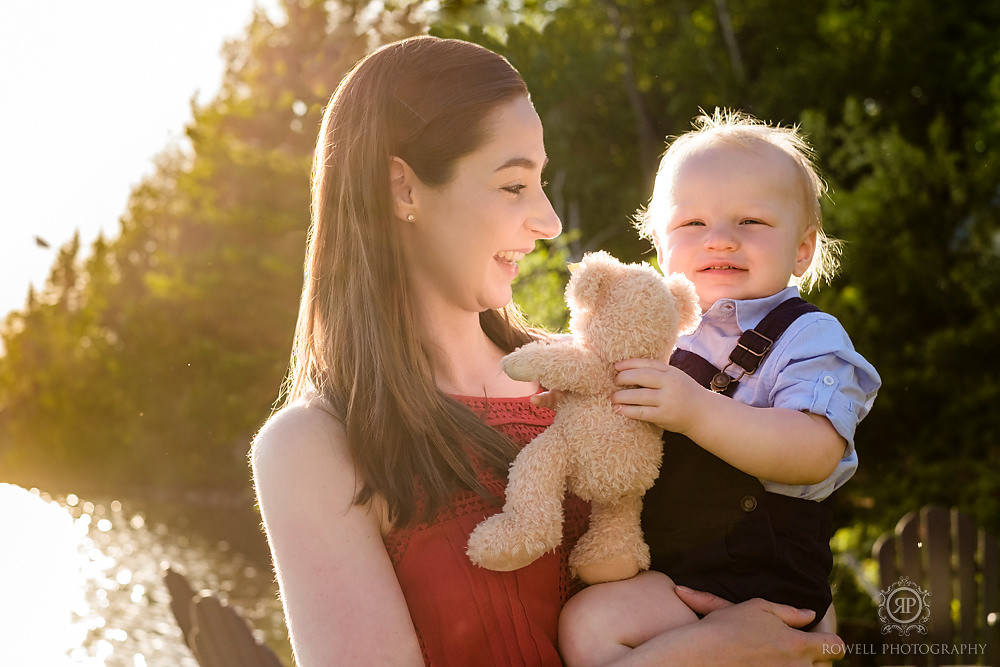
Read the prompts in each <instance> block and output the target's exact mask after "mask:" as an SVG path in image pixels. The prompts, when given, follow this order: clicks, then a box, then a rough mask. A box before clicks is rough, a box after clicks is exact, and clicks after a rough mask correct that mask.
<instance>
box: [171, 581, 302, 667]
mask: <svg viewBox="0 0 1000 667" xmlns="http://www.w3.org/2000/svg"><path fill="white" fill-rule="evenodd" d="M163 580H164V583H166V586H167V590H168V591H169V592H170V608H171V610H172V611H173V613H174V618H175V619H177V625H179V626H180V628H181V633H182V634H183V636H184V642H185V643H186V644H187V645H188V648H190V649H191V653H192V654H194V657H195V659H196V660H197V661H198V664H199V665H201V667H283V666H282V664H281V661H280V660H279V659H278V656H277V655H276V654H275V653H274V651H273V650H271V648H270V647H269V646H267V645H266V644H263V643H261V642H259V641H257V639H256V638H255V637H254V636H253V631H252V630H251V628H250V625H249V624H248V623H247V621H246V619H245V618H243V616H241V615H240V613H239V612H238V611H237V610H236V609H235V608H233V607H231V606H229V605H228V604H226V603H225V602H222V601H221V600H219V598H217V597H215V596H214V595H212V593H211V592H209V591H200V592H195V590H194V589H193V588H192V587H191V584H190V583H189V582H188V580H187V578H186V577H185V576H184V575H182V574H181V573H179V572H178V571H177V570H175V569H173V568H167V570H166V572H165V573H164V575H163Z"/></svg>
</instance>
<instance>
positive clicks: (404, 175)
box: [253, 37, 837, 665]
mask: <svg viewBox="0 0 1000 667" xmlns="http://www.w3.org/2000/svg"><path fill="white" fill-rule="evenodd" d="M545 162H546V156H545V149H544V144H543V141H542V126H541V122H540V121H539V119H538V116H537V114H536V113H535V111H534V108H533V107H532V105H531V102H530V98H529V95H528V91H527V89H526V87H525V85H524V82H523V81H522V79H521V77H520V75H518V73H517V72H516V71H515V70H514V69H513V68H512V67H511V66H510V64H509V63H507V61H506V60H504V59H503V58H501V57H500V56H498V55H496V54H494V53H492V52H491V51H489V50H487V49H484V48H482V47H479V46H476V45H473V44H469V43H466V42H461V41H455V40H440V39H436V38H432V37H421V38H414V39H409V40H404V41H402V42H398V43H395V44H391V45H388V46H386V47H384V48H382V49H380V50H378V51H376V52H375V53H373V54H371V55H369V56H368V57H366V58H365V59H363V60H362V61H361V62H360V63H359V64H358V65H357V66H356V67H355V69H354V70H353V71H352V72H351V73H350V74H348V75H347V77H345V79H344V80H343V81H342V82H341V84H340V86H339V87H338V89H337V92H336V93H335V94H334V96H333V98H332V100H331V103H330V105H329V107H328V108H327V110H326V114H325V117H324V121H323V126H322V128H321V132H320V137H319V143H318V146H317V151H316V161H315V165H314V178H313V207H312V209H313V210H312V215H313V220H312V226H311V229H310V237H309V247H308V252H307V263H306V275H305V286H304V289H303V295H302V306H301V311H300V314H299V323H298V328H297V331H296V341H295V346H294V350H293V355H292V367H291V371H290V376H289V384H288V387H287V395H286V399H285V404H284V407H282V409H281V410H279V411H278V412H277V413H276V414H275V415H273V416H272V418H271V419H270V420H269V421H268V423H267V424H266V425H265V426H264V428H263V429H262V430H261V432H260V433H259V434H258V437H257V438H256V441H255V443H254V449H253V468H254V479H255V483H256V486H257V494H258V499H259V504H260V508H261V513H262V515H263V518H264V524H265V527H266V530H267V534H268V539H269V542H270V545H271V550H272V554H273V557H274V562H275V569H276V572H277V576H278V582H279V585H280V588H281V594H282V600H283V602H284V605H285V612H286V618H287V621H288V624H289V631H290V636H291V640H292V646H293V649H294V651H295V655H296V660H297V662H298V664H300V665H328V664H333V663H336V664H349V665H355V664H373V665H395V664H400V665H419V664H434V665H446V664H453V665H472V664H476V665H487V664H515V665H558V664H560V660H559V656H558V653H557V651H556V648H555V647H556V637H555V635H556V627H557V620H558V614H559V610H560V609H561V606H562V604H563V603H564V602H565V601H566V599H567V597H568V595H569V594H570V593H571V590H570V589H571V586H572V582H571V581H570V580H569V577H568V574H567V571H566V570H567V568H566V554H567V552H566V549H568V548H570V547H572V544H573V542H574V540H575V539H576V537H577V536H578V535H579V533H580V532H581V531H582V528H583V524H584V523H585V517H586V507H585V505H583V503H581V502H580V501H579V500H577V499H572V498H571V499H568V500H567V503H566V515H567V520H566V526H567V535H566V540H564V546H563V547H562V549H561V550H559V551H557V552H555V553H551V554H548V555H546V556H545V557H543V558H541V559H539V560H538V561H536V562H535V563H533V564H532V565H531V566H529V567H526V568H522V569H521V570H517V571H515V572H508V573H496V572H490V571H486V570H482V569H480V568H477V567H476V566H474V565H472V564H471V562H470V561H469V560H468V558H467V557H466V556H465V553H464V550H465V543H466V540H467V538H468V535H469V533H470V532H471V530H472V528H473V527H474V526H475V525H476V524H477V523H478V522H479V521H480V520H481V519H482V518H483V517H485V516H486V515H487V514H489V513H491V512H493V511H497V510H498V509H499V507H500V504H501V499H500V497H501V496H502V493H503V488H504V477H505V471H506V467H507V465H508V464H509V462H510V461H511V460H512V459H513V456H514V455H515V453H516V451H517V447H519V446H523V445H524V444H525V443H527V442H528V441H530V440H531V438H532V437H534V435H536V434H537V433H539V432H540V431H541V430H542V429H544V428H545V426H547V425H548V423H550V422H551V418H552V413H551V412H550V411H548V410H546V409H544V408H538V407H536V406H534V405H532V404H531V402H530V401H529V397H530V396H531V395H533V394H535V393H536V392H538V391H539V389H540V388H539V387H538V386H537V385H535V384H533V383H522V382H516V381H514V380H511V379H510V378H508V377H507V376H506V375H504V373H503V372H502V371H501V369H500V359H501V358H502V357H503V356H504V355H505V354H507V353H508V352H510V351H511V350H513V349H514V348H516V347H518V346H519V345H521V344H523V343H525V342H527V341H528V340H530V338H531V336H532V332H530V331H529V330H528V329H527V328H526V327H525V325H524V323H523V322H522V321H521V320H520V318H519V317H518V316H517V315H516V312H515V311H514V310H513V307H512V306H511V305H510V302H511V288H510V285H511V282H512V281H513V279H514V277H515V276H516V275H517V270H518V269H517V262H518V261H519V260H520V259H521V258H522V257H523V256H524V255H525V254H526V253H528V252H530V251H531V250H532V248H533V247H534V243H535V241H536V240H537V239H542V238H552V237H554V236H556V235H557V234H558V233H559V231H560V222H559V219H558V218H557V216H556V215H555V213H554V211H553V210H552V207H551V205H550V203H549V201H548V199H547V197H546V196H545V193H544V192H543V190H542V185H543V184H542V181H541V173H542V169H543V167H544V166H545ZM708 604H711V603H708ZM701 610H702V611H705V612H707V611H709V609H708V608H707V607H703V608H702V609H701ZM796 614H798V612H796V611H795V610H791V609H788V608H781V607H778V606H776V605H768V604H767V603H763V602H760V601H756V602H755V603H754V604H749V603H748V604H747V605H744V606H741V607H734V608H732V609H724V610H722V611H720V612H719V613H717V614H710V615H709V616H708V617H706V619H705V620H704V621H702V622H699V623H695V624H693V627H694V628H696V630H695V631H691V630H687V631H685V632H683V633H682V632H678V633H677V634H674V635H672V636H663V637H662V638H660V639H661V640H662V641H660V642H659V643H656V642H651V643H650V646H652V648H651V649H649V652H650V653H649V655H650V657H652V658H653V659H655V662H656V664H664V663H665V662H669V660H668V659H676V661H677V664H695V663H693V662H692V661H691V659H690V655H695V656H698V657H699V658H701V657H702V656H705V657H704V659H706V660H707V661H708V662H710V663H711V664H722V663H723V662H724V661H723V659H722V658H721V657H719V656H718V655H716V656H715V658H714V659H713V658H712V656H713V655H714V654H713V653H712V652H713V651H717V650H719V647H720V646H723V645H724V644H725V643H726V641H720V640H719V633H720V628H721V629H725V630H726V631H727V632H726V633H724V634H727V636H728V637H731V638H734V640H736V641H740V638H741V637H742V638H745V640H746V641H745V642H744V645H742V646H741V650H744V652H745V653H746V654H747V655H749V654H750V653H752V652H753V651H755V650H762V651H765V652H766V653H765V655H766V656H767V657H768V658H772V657H776V656H778V655H779V652H784V654H785V655H788V656H790V657H791V656H794V657H797V658H799V659H800V662H798V663H789V664H810V663H811V661H812V659H814V658H815V659H829V657H828V656H827V657H821V651H822V647H823V646H824V644H823V640H822V639H817V638H815V637H812V636H807V635H805V634H803V633H798V632H795V631H792V630H790V629H789V628H788V627H787V626H786V625H785V622H791V623H797V622H799V621H800V620H801V622H803V623H804V622H806V621H808V618H804V619H799V618H798V616H796ZM779 615H780V616H779ZM744 635H745V637H744ZM825 639H826V640H827V643H828V645H834V644H832V643H833V642H836V641H837V640H836V638H832V637H830V636H827V637H826V638H825ZM727 641H728V640H727ZM765 642H766V643H765ZM723 648H725V647H724V646H723ZM637 653H638V652H637ZM639 657H640V658H641V657H642V656H639ZM761 659H763V660H765V661H767V662H769V664H776V662H775V660H768V659H767V658H759V659H758V661H757V662H758V664H760V660H761Z"/></svg>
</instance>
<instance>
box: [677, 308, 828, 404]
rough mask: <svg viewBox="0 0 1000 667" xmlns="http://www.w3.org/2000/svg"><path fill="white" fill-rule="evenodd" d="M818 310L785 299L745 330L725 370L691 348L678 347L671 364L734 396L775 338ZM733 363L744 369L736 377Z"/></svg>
mask: <svg viewBox="0 0 1000 667" xmlns="http://www.w3.org/2000/svg"><path fill="white" fill-rule="evenodd" d="M818 310H819V308H817V307H816V306H814V305H813V304H811V303H809V302H808V301H806V300H805V299H802V298H800V297H797V296H796V297H792V298H791V299H788V300H786V301H782V302H781V303H780V304H778V306H776V307H775V308H774V309H773V310H772V311H771V312H769V313H768V314H767V315H765V316H764V319H762V320H761V321H760V323H759V324H758V325H757V326H756V327H754V328H753V329H747V330H746V331H744V332H743V334H742V335H741V336H740V338H739V340H738V341H736V347H734V348H733V351H732V352H730V353H729V363H728V364H726V366H725V368H723V369H722V370H721V371H720V370H719V369H718V368H716V367H715V366H714V365H713V364H712V363H711V362H709V361H708V360H706V359H705V358H703V357H701V356H700V355H697V354H695V353H693V352H689V351H687V350H675V351H674V353H673V354H672V355H671V356H670V365H671V366H676V367H677V368H680V369H681V370H682V371H684V372H685V373H687V374H688V375H690V376H691V377H693V378H694V379H695V380H697V381H698V382H699V383H700V384H701V385H702V386H705V387H708V388H710V389H711V390H712V391H715V392H718V393H720V394H724V395H726V396H732V395H733V392H734V391H736V387H737V386H738V385H739V380H740V378H742V377H743V376H744V375H752V374H753V373H754V372H756V371H757V369H758V368H759V367H760V364H761V363H762V362H763V361H764V358H765V357H766V356H767V354H768V352H770V351H771V348H772V347H773V346H774V341H776V340H778V338H779V337H780V336H781V334H783V333H785V330H786V329H788V327H789V326H790V325H791V324H792V322H794V321H795V320H797V319H798V318H799V317H800V316H802V315H805V314H806V313H812V312H816V311H818ZM730 366H736V367H737V369H738V370H739V371H740V373H739V375H738V376H737V377H735V378H733V377H732V376H731V375H729V374H728V373H726V372H725V371H726V369H728V368H729V367H730Z"/></svg>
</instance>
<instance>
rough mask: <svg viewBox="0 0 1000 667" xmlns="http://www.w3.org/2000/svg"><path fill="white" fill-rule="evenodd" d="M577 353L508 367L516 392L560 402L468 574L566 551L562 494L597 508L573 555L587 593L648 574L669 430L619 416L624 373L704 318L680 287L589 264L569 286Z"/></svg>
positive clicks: (516, 359)
mask: <svg viewBox="0 0 1000 667" xmlns="http://www.w3.org/2000/svg"><path fill="white" fill-rule="evenodd" d="M566 301H567V303H568V304H569V309H570V332H571V333H572V335H573V339H572V341H564V340H559V341H536V342H533V343H529V344H527V345H525V346H524V347H521V348H520V349H518V350H515V351H514V352H513V353H511V354H509V355H507V356H506V357H505V358H504V360H503V367H504V370H505V371H506V372H507V374H508V375H510V376H511V377H512V378H514V379H516V380H525V381H527V380H537V381H539V382H540V383H541V384H542V386H544V387H546V388H548V389H559V390H561V391H562V392H563V398H562V399H561V400H560V402H559V405H558V407H557V410H556V416H555V420H554V421H553V423H552V425H551V426H550V427H549V428H547V429H546V430H545V431H544V432H543V433H541V434H540V435H539V436H538V437H536V438H535V439H534V440H532V441H531V442H530V443H529V444H528V445H527V446H526V447H525V448H524V449H523V450H522V451H521V452H520V454H519V455H518V456H517V458H516V459H515V460H514V462H513V463H512V464H511V468H510V476H509V482H508V485H507V495H506V501H505V504H504V506H503V511H502V512H500V513H499V514H495V515H493V516H491V517H489V518H487V519H486V520H485V521H483V522H482V523H480V524H479V526H477V527H476V529H475V530H474V531H473V532H472V535H471V536H470V538H469V546H468V554H469V557H470V558H471V559H472V561H473V562H475V563H477V564H479V565H481V566H482V567H485V568H488V569H490V570H500V571H507V570H515V569H517V568H520V567H524V566H525V565H527V564H529V563H531V562H532V561H534V560H535V559H536V558H538V557H539V556H541V555H542V554H544V553H545V552H547V551H550V550H552V549H554V548H555V547H557V546H558V545H559V544H560V542H561V541H562V524H563V514H562V511H563V497H564V495H565V493H566V492H567V491H569V492H571V493H574V494H576V495H577V496H579V497H580V498H583V499H584V500H588V501H590V504H591V514H590V526H589V528H588V530H587V532H586V533H585V534H584V535H583V537H581V538H580V541H579V542H578V543H577V544H576V547H575V548H574V549H573V551H572V553H571V554H570V566H571V567H572V568H573V570H574V571H575V572H576V574H577V575H578V576H579V577H580V578H581V579H582V580H583V581H584V582H586V583H588V584H592V583H599V582H603V581H614V580H619V579H627V578H628V577H631V576H633V575H635V574H637V573H638V572H639V571H641V570H645V569H648V568H649V547H648V546H647V545H646V543H645V541H644V540H643V537H642V529H641V526H640V521H639V519H640V513H641V510H642V497H643V495H644V494H645V492H646V490H647V489H649V487H651V486H652V485H653V482H654V481H655V480H656V478H657V476H658V475H659V471H660V459H661V458H662V455H663V445H662V440H661V437H662V434H663V432H662V430H661V429H659V428H657V427H656V426H654V425H652V424H649V423H647V422H642V421H636V420H634V419H630V418H628V417H623V416H621V415H618V414H616V413H615V412H614V410H613V408H612V405H611V400H610V396H611V394H612V393H614V392H615V391H616V390H617V389H619V388H620V387H617V386H616V385H615V383H614V378H615V368H614V364H615V362H617V361H621V360H624V359H638V358H646V359H663V360H666V359H667V358H668V357H669V355H670V352H671V351H672V350H673V348H674V346H675V345H676V343H677V337H678V336H679V335H680V334H681V333H683V332H685V331H687V330H689V329H691V328H692V327H693V326H694V325H695V324H696V323H697V321H698V317H699V315H700V311H699V308H698V301H697V298H696V296H695V292H694V286H693V285H692V284H691V283H690V282H689V281H688V280H687V279H686V278H684V277H683V276H682V275H675V276H670V277H668V278H664V277H663V276H661V275H660V274H659V273H658V272H657V271H656V270H655V269H653V268H652V267H650V266H648V265H646V264H622V263H621V262H619V261H618V260H616V259H615V258H614V257H612V256H611V255H609V254H607V253H605V252H596V253H591V254H589V255H586V256H585V257H584V258H583V260H582V261H581V263H580V265H579V266H578V267H577V268H576V269H575V270H574V271H573V274H572V277H571V278H570V281H569V284H568V285H567V286H566Z"/></svg>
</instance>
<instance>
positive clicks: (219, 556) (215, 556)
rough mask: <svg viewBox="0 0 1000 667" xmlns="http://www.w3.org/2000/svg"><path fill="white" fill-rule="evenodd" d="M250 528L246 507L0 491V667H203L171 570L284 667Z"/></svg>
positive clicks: (270, 588) (264, 563)
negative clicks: (179, 618)
mask: <svg viewBox="0 0 1000 667" xmlns="http://www.w3.org/2000/svg"><path fill="white" fill-rule="evenodd" d="M255 522H256V517H255V516H254V514H253V511H252V508H251V507H250V505H249V501H247V502H246V503H232V502H230V503H228V504H227V503H220V502H208V503H197V504H191V503H187V504H175V505H166V504H164V503H155V504H149V505H148V506H143V505H142V504H140V503H135V502H130V501H127V500H124V499H123V500H115V499H95V498H86V499H85V498H80V497H77V496H75V495H73V494H66V495H61V496H60V495H49V494H47V493H45V492H42V491H38V490H35V489H32V490H28V489H24V488H21V487H19V486H16V485H13V484H2V483H0V527H2V529H3V535H4V536H5V537H4V538H3V540H2V544H0V665H2V666H3V667H50V666H51V667H63V666H68V665H74V666H75V665H86V666H88V667H198V665H197V662H196V661H195V659H194V658H193V657H192V655H191V652H190V651H189V650H188V648H187V646H186V645H185V644H184V640H183V638H182V637H181V632H180V629H179V628H178V627H177V623H176V621H175V620H174V617H173V614H172V613H171V611H170V596H169V594H168V592H167V590H166V587H165V586H164V584H163V579H162V577H163V570H164V567H165V566H167V565H173V566H174V567H176V568H177V569H179V570H180V571H182V572H183V573H184V574H185V575H186V576H187V577H188V579H189V580H190V581H191V584H192V585H193V586H194V588H195V590H199V589H202V588H208V589H210V590H211V591H212V592H214V593H216V594H217V595H218V596H219V597H220V598H223V599H225V600H227V601H228V602H229V603H230V604H232V605H234V606H236V607H237V608H239V609H240V611H241V612H242V613H243V615H244V616H245V617H246V618H247V620H248V621H249V622H250V624H251V625H252V626H253V627H254V628H255V631H257V632H258V633H259V636H260V638H261V639H263V640H264V641H266V642H267V643H268V644H269V645H270V646H271V647H272V648H273V649H274V650H275V651H276V652H277V653H278V655H279V656H280V657H281V658H282V660H283V661H284V663H285V664H286V665H291V664H292V662H291V658H290V651H289V649H288V640H287V635H286V634H285V628H284V622H283V619H282V615H281V606H280V604H279V603H278V600H277V587H276V586H275V584H274V582H273V577H272V573H271V570H270V567H269V564H268V559H267V553H266V545H265V544H264V541H263V537H262V536H261V535H260V531H259V530H258V529H257V528H256V525H255Z"/></svg>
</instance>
